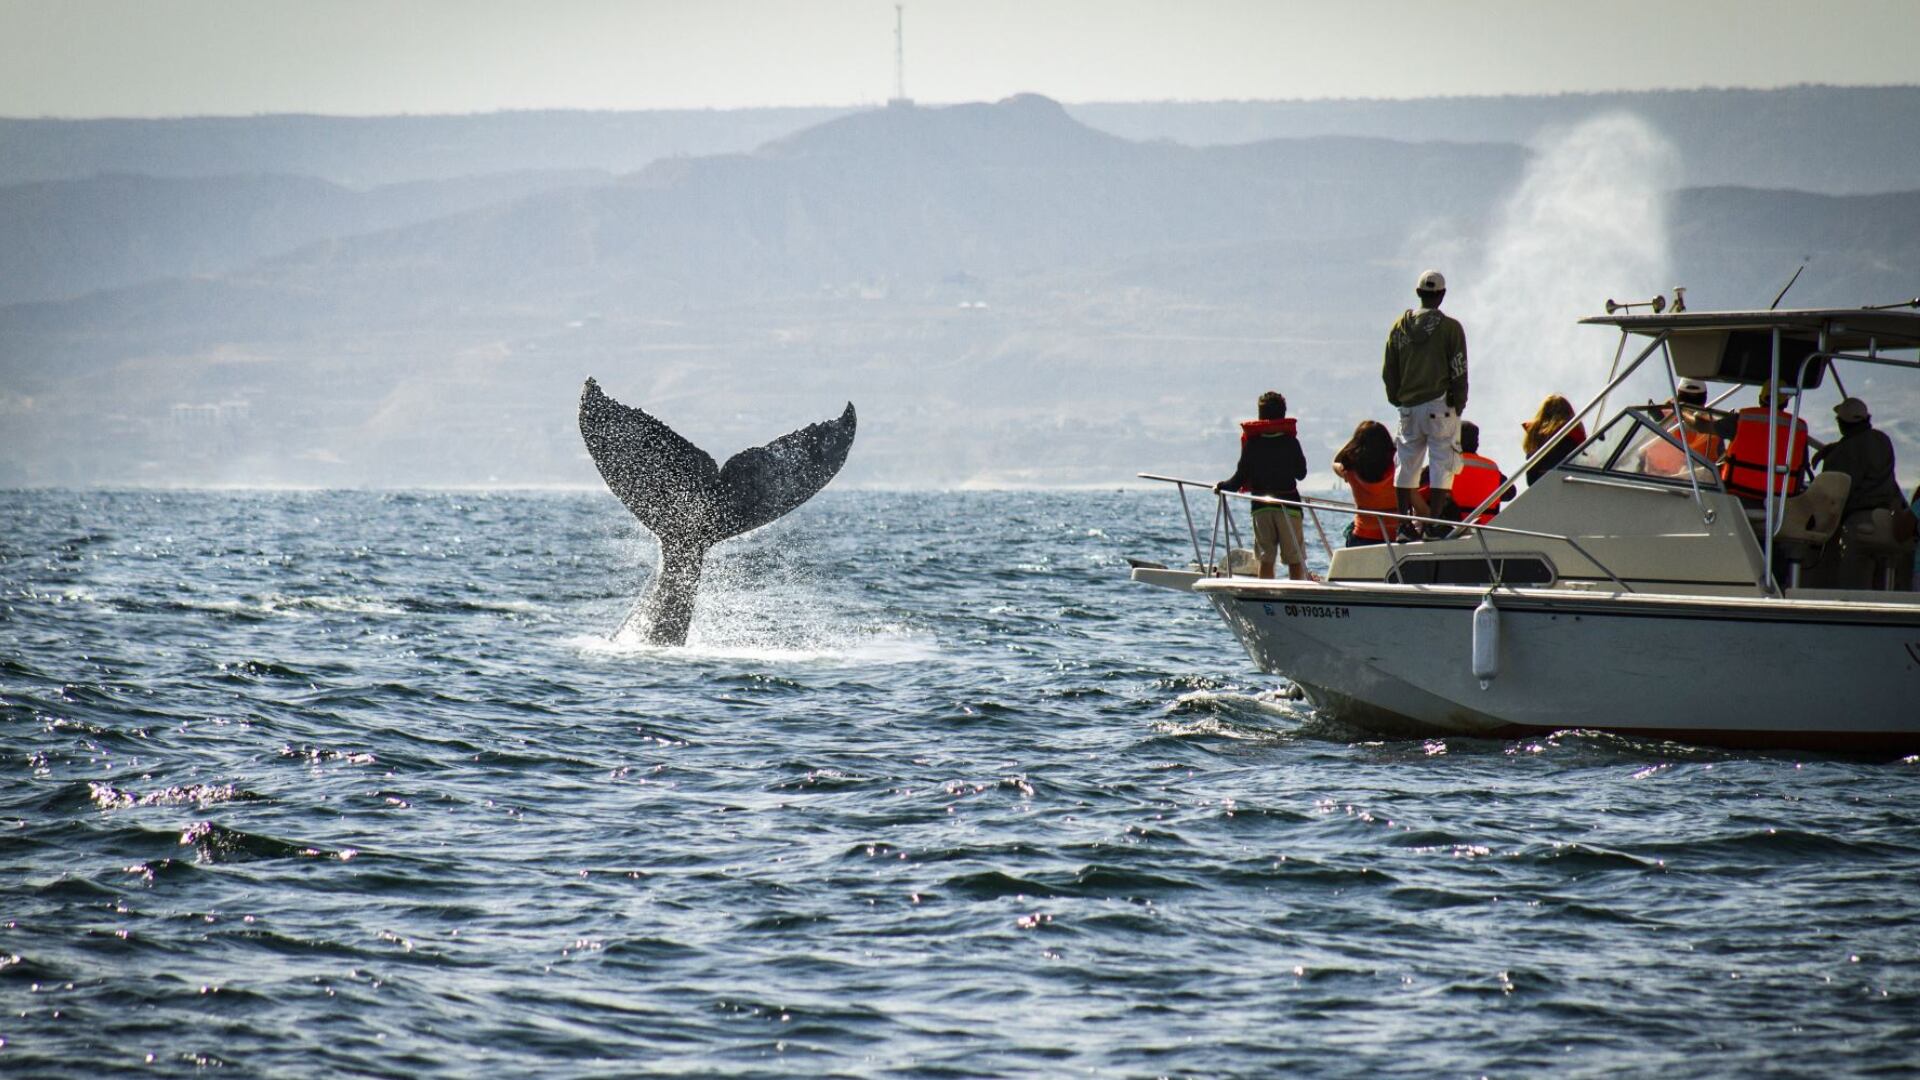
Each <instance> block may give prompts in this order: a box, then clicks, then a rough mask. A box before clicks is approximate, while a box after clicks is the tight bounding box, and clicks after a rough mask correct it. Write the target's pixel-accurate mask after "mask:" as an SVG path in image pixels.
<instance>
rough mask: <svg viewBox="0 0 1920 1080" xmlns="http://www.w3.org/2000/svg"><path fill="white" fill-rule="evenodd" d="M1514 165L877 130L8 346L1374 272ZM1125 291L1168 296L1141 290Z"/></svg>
mask: <svg viewBox="0 0 1920 1080" xmlns="http://www.w3.org/2000/svg"><path fill="white" fill-rule="evenodd" d="M1524 161H1525V155H1524V154H1523V153H1522V152H1521V151H1519V150H1517V149H1515V148H1513V147H1505V146H1473V145H1460V144H1451V143H1430V144H1421V145H1406V144H1394V143H1388V142H1385V141H1382V140H1368V139H1347V138H1321V139H1311V140H1291V141H1286V142H1273V143H1267V144H1259V145H1254V146H1241V147H1219V148H1203V149H1194V148H1188V147H1182V146H1176V145H1171V144H1164V143H1136V142H1130V141H1127V140H1124V139H1120V138H1118V137H1116V136H1112V135H1107V134H1105V133H1102V132H1098V131H1094V130H1093V129H1091V128H1088V127H1086V126H1084V125H1082V124H1080V123H1078V122H1076V121H1074V120H1073V119H1072V118H1071V117H1069V116H1068V115H1067V114H1066V112H1065V111H1064V110H1063V109H1062V108H1061V107H1060V106H1059V105H1058V104H1056V103H1054V102H1051V101H1048V100H1047V99H1045V98H1038V97H1019V98H1013V99H1010V100H1008V101H1005V102H1001V103H999V104H997V105H963V106H953V107H949V108H941V109H917V108H908V109H887V110H878V111H871V112H866V113H859V114H855V115H852V116H847V117H842V118H840V119H837V120H833V121H829V122H828V123H825V124H822V125H820V126H818V127H816V128H813V129H810V130H809V131H807V132H804V133H801V134H798V135H795V136H792V137H789V138H786V139H783V140H778V141H775V142H773V143H770V144H768V145H767V146H766V147H764V148H762V149H761V150H760V151H758V152H757V153H754V154H751V155H718V156H713V157H706V158H688V159H676V160H672V161H665V162H659V163H656V164H655V165H653V166H650V167H649V168H647V169H645V170H643V171H641V172H639V173H637V174H634V175H631V176H628V177H625V178H622V179H621V180H620V181H619V182H617V183H611V184H604V185H599V186H594V187H574V188H569V189H566V190H561V191H549V192H543V193H536V194H532V195H529V196H527V197H525V198H522V199H519V200H517V201H512V202H504V203H498V204H495V205H491V206H487V207H484V208H481V209H477V210H473V211H469V212H467V213H464V214H457V215H452V216H448V217H443V218H439V219H436V220H433V221H428V222H424V223H420V224H417V225H411V226H408V227H405V228H397V229H390V230H386V231H382V232H377V233H372V234H369V235H362V236H349V237H341V238H335V239H328V240H326V241H324V242H322V243H319V244H316V245H314V246H310V247H307V248H304V249H302V250H300V251H297V252H294V253H291V254H288V255H284V256H281V257H277V258H274V259H271V260H268V261H264V262H261V263H258V264H255V265H253V266H251V267H248V268H246V269H245V271H244V272H240V273H233V274H227V275H212V276H210V277H206V278H204V279H201V280H195V281H191V282H167V283H159V284H155V285H151V286H143V287H139V288H135V289H131V290H121V291H119V292H116V293H113V294H111V295H106V296H101V297H92V298H87V299H85V300H81V301H75V302H73V303H68V304H62V305H58V306H56V307H44V308H40V309H35V310H32V311H23V310H20V309H16V310H15V312H14V314H13V315H12V317H11V318H0V325H8V324H10V325H13V326H21V325H31V326H37V327H41V328H46V329H52V328H55V327H62V326H64V327H69V328H73V329H86V330H88V331H100V330H108V329H112V328H114V327H128V328H130V327H139V328H140V330H141V332H143V333H155V332H168V331H173V330H187V329H189V328H191V327H193V326H196V325H198V326H203V327H206V328H207V329H208V330H209V331H211V332H215V333H218V334H221V335H231V334H235V333H257V332H263V331H265V330H267V329H278V330H288V329H294V328H299V327H308V328H314V327H318V326H323V325H339V324H341V323H342V322H343V321H344V322H349V323H355V324H365V325H376V326H391V325H404V324H408V323H411V322H417V321H419V320H423V319H428V320H431V319H440V318H445V317H448V316H450V315H456V314H458V313H460V312H464V311H469V310H474V309H477V308H484V309H493V310H512V311H523V312H524V311H541V310H544V311H548V312H552V313H554V314H555V316H556V317H558V316H563V315H565V314H567V313H573V314H579V313H583V312H596V313H600V314H604V315H611V314H615V313H624V314H643V313H647V312H667V313H670V312H677V311H681V310H684V309H687V308H689V307H692V308H702V307H714V306H723V305H729V304H737V303H744V302H752V301H761V300H767V299H772V298H779V297H790V296H802V297H804V296H814V295H818V294H820V293H821V292H822V290H825V291H827V292H833V291H835V290H846V289H858V288H869V287H885V288H889V289H898V288H902V287H918V286H924V285H927V284H931V283H937V282H941V281H946V280H956V279H957V280H966V279H982V280H988V281H994V280H1005V279H1011V278H1024V277H1031V276H1033V275H1038V274H1044V273H1048V272H1054V271H1066V270H1072V271H1074V272H1083V271H1087V270H1096V271H1097V270H1100V269H1101V268H1116V267H1119V266H1122V265H1134V266H1137V267H1142V268H1145V264H1142V263H1139V262H1138V261H1137V259H1138V257H1140V256H1144V255H1146V254H1148V253H1153V252H1162V253H1168V254H1173V253H1179V252H1204V251H1207V250H1211V249H1214V248H1218V247H1221V246H1223V245H1225V246H1228V247H1244V246H1245V245H1248V244H1251V243H1258V244H1260V245H1261V246H1262V249H1263V251H1264V253H1265V257H1266V259H1267V260H1268V261H1269V263H1271V264H1274V266H1279V265H1283V264H1287V263H1288V262H1289V261H1291V260H1293V259H1295V258H1297V257H1299V256H1300V255H1302V254H1304V252H1306V251H1307V250H1308V249H1309V247H1310V246H1312V245H1317V244H1323V243H1326V242H1328V241H1330V240H1333V239H1335V238H1339V239H1341V240H1343V241H1344V242H1346V243H1348V244H1350V245H1355V246H1356V247H1357V248H1359V249H1365V248H1369V247H1370V248H1371V249H1372V250H1373V252H1374V254H1376V255H1378V254H1383V253H1389V252H1391V251H1392V250H1393V249H1395V248H1397V246H1398V245H1399V243H1400V237H1402V236H1404V235H1405V233H1406V232H1407V231H1408V230H1409V229H1410V228H1412V227H1413V225H1414V223H1416V222H1419V221H1423V220H1426V219H1428V218H1431V217H1433V216H1435V215H1439V214H1458V215H1462V216H1463V217H1464V218H1466V219H1467V220H1473V219H1474V218H1475V217H1476V216H1477V215H1480V214H1483V213H1485V212H1486V211H1487V209H1488V208H1489V206H1490V205H1491V204H1492V202H1493V200H1494V199H1495V197H1496V196H1497V195H1498V193H1499V192H1501V191H1503V190H1505V189H1506V188H1507V187H1508V186H1509V185H1510V184H1511V183H1512V182H1513V180H1514V178H1515V177H1516V176H1517V174H1518V171H1519V169H1520V167H1521V165H1522V164H1523V163H1524ZM1315 258H1316V259H1319V258H1320V257H1319V256H1315ZM1237 272H1239V273H1242V274H1244V273H1246V272H1247V268H1246V267H1245V266H1244V265H1241V266H1238V267H1237ZM1272 272H1273V267H1272V266H1270V267H1269V268H1267V269H1264V270H1257V271H1254V273H1256V274H1257V275H1258V279H1259V280H1270V279H1271V277H1272ZM1137 283H1138V284H1143V285H1158V284H1162V283H1161V282H1158V281H1155V280H1153V275H1152V273H1151V271H1150V270H1149V271H1148V273H1147V280H1143V281H1140V282H1137ZM1316 295H1318V290H1311V291H1310V292H1309V293H1308V294H1307V295H1304V296H1301V297H1299V298H1298V299H1299V300H1300V301H1302V302H1307V301H1311V300H1312V299H1313V298H1314V297H1315V296H1316Z"/></svg>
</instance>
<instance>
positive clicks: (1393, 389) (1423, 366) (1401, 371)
mask: <svg viewBox="0 0 1920 1080" xmlns="http://www.w3.org/2000/svg"><path fill="white" fill-rule="evenodd" d="M1380 381H1381V382H1384V383H1386V385H1387V400H1388V401H1389V402H1391V403H1392V404H1393V405H1394V407H1395V408H1406V407H1407V406H1409V405H1418V404H1420V403H1421V402H1424V401H1432V400H1433V399H1434V398H1437V397H1440V396H1441V395H1442V394H1444V395H1446V398H1447V404H1448V405H1451V406H1453V411H1454V412H1461V411H1463V410H1465V409H1466V407H1467V332H1466V330H1465V329H1464V328H1462V327H1461V325H1460V321H1459V320H1458V319H1454V318H1451V317H1449V316H1446V315H1442V314H1441V313H1440V310H1439V309H1438V308H1428V309H1424V310H1421V311H1418V312H1414V311H1408V312H1406V313H1404V314H1402V315H1401V316H1400V320H1399V321H1398V322H1396V323H1394V324H1393V329H1392V330H1391V331H1390V332H1388V334H1387V353H1386V362H1385V363H1384V364H1383V365H1382V367H1381V369H1380Z"/></svg>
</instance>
